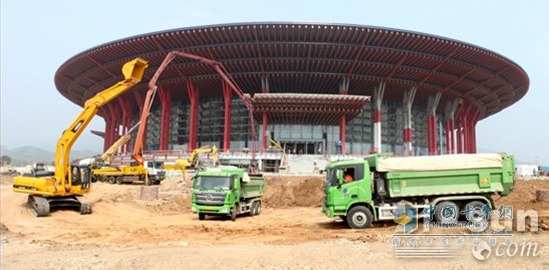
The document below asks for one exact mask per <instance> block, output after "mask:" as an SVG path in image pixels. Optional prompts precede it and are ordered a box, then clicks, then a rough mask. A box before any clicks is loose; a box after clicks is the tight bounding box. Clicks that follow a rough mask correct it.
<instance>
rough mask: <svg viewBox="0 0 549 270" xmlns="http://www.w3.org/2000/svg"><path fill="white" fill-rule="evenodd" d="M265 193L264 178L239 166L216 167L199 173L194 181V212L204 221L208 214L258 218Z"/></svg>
mask: <svg viewBox="0 0 549 270" xmlns="http://www.w3.org/2000/svg"><path fill="white" fill-rule="evenodd" d="M264 193H265V178H264V177H263V175H261V174H248V173H247V172H246V171H245V170H244V169H239V168H236V167H231V166H226V167H215V168H207V169H205V170H200V171H198V172H197V173H196V175H195V176H194V177H193V179H192V206H191V210H192V212H193V213H198V219H200V220H204V219H205V218H206V216H207V215H211V216H215V215H217V216H219V215H224V216H230V217H231V219H232V220H233V221H234V220H235V219H236V216H237V215H239V214H244V213H248V214H249V215H252V216H255V215H259V214H260V213H261V197H262V196H263V194H264Z"/></svg>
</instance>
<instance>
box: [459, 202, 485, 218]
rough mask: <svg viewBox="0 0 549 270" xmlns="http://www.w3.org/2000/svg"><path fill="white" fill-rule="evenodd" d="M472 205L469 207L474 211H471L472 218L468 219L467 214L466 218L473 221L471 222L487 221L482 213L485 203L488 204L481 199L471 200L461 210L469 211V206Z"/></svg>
mask: <svg viewBox="0 0 549 270" xmlns="http://www.w3.org/2000/svg"><path fill="white" fill-rule="evenodd" d="M468 205H469V206H470V207H469V209H472V210H473V211H472V212H471V213H470V217H469V218H470V220H467V216H466V215H465V220H467V221H471V222H481V221H485V220H487V219H485V218H484V217H481V215H482V214H483V213H482V208H483V207H484V205H486V203H484V202H481V201H472V202H469V203H467V204H466V205H465V206H464V207H463V209H461V211H464V212H465V211H467V206H468Z"/></svg>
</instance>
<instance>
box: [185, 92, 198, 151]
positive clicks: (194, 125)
mask: <svg viewBox="0 0 549 270" xmlns="http://www.w3.org/2000/svg"><path fill="white" fill-rule="evenodd" d="M187 90H188V94H189V102H190V107H191V115H190V117H189V118H190V119H189V120H190V121H189V147H188V151H193V150H194V149H195V148H196V141H197V135H198V102H199V96H198V88H197V87H195V86H194V84H193V83H192V82H187Z"/></svg>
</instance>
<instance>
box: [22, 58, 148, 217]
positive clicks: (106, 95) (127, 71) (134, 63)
mask: <svg viewBox="0 0 549 270" xmlns="http://www.w3.org/2000/svg"><path fill="white" fill-rule="evenodd" d="M147 67H148V62H147V61H145V60H143V59H141V58H136V59H134V60H131V61H129V62H127V63H125V64H124V66H123V67H122V74H123V75H124V80H122V81H120V82H118V83H116V84H115V85H113V86H111V87H110V88H108V89H106V90H103V91H101V92H99V93H97V94H96V95H95V96H94V97H92V98H90V99H88V100H86V103H85V104H84V110H83V111H82V112H81V113H80V115H79V116H78V117H77V118H76V119H75V120H74V122H73V123H72V124H71V125H70V126H69V127H68V128H67V129H66V130H65V131H64V132H63V134H62V135H61V138H59V141H58V142H57V147H56V151H55V161H54V164H55V173H54V175H53V176H43V177H40V176H39V175H35V176H17V177H15V178H14V179H13V191H14V192H20V193H27V194H29V198H28V204H29V205H30V207H31V208H32V209H33V210H34V212H35V213H36V216H38V217H42V216H48V215H49V213H50V210H52V209H54V208H61V207H65V208H76V209H79V210H80V214H91V212H92V205H91V203H90V202H88V201H86V200H85V199H84V198H83V197H82V196H80V195H83V194H86V193H89V192H90V189H91V173H90V168H89V166H79V165H72V166H71V165H70V164H69V160H70V159H69V155H70V151H71V148H72V145H73V144H74V142H75V141H76V139H78V137H79V136H80V134H81V133H82V131H83V130H84V129H85V128H86V126H87V125H88V124H89V123H90V121H91V120H92V118H93V117H94V116H95V115H96V114H97V112H98V111H99V109H100V108H101V107H102V106H104V105H105V104H107V103H109V102H110V101H111V100H113V99H115V98H116V97H118V96H120V95H122V94H124V93H125V92H126V91H127V90H129V89H130V88H131V87H133V86H134V85H136V84H138V83H139V82H140V81H141V78H142V77H143V73H144V72H145V69H146V68H147Z"/></svg>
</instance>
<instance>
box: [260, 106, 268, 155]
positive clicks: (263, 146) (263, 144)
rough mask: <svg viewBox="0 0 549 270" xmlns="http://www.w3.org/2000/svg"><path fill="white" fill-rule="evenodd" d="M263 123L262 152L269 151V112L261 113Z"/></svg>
mask: <svg viewBox="0 0 549 270" xmlns="http://www.w3.org/2000/svg"><path fill="white" fill-rule="evenodd" d="M261 123H262V128H261V130H262V132H261V134H263V138H262V139H261V152H265V151H267V113H263V114H262V115H261Z"/></svg>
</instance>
